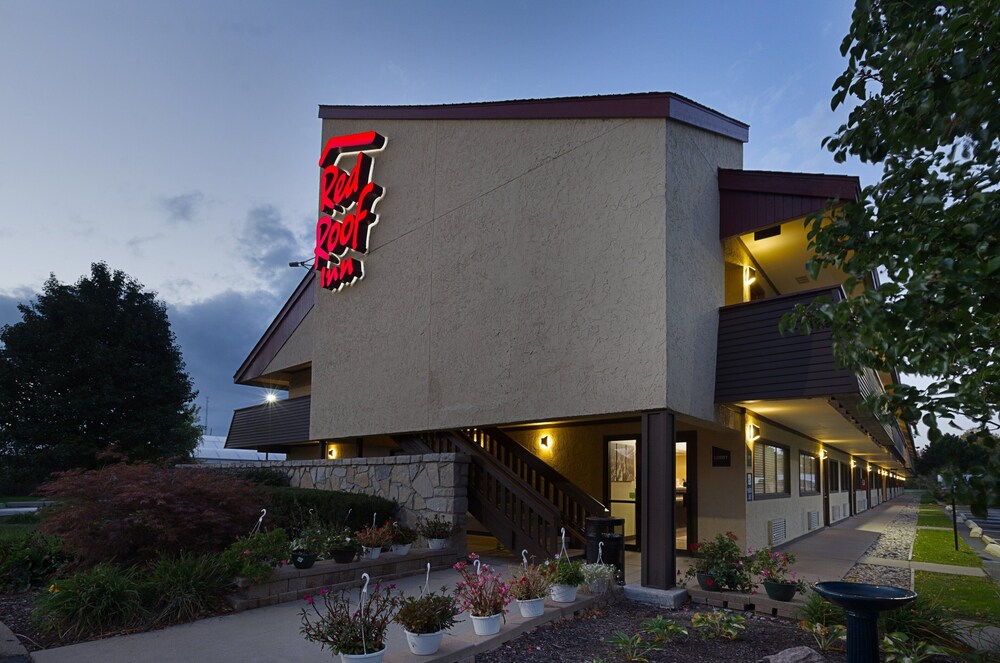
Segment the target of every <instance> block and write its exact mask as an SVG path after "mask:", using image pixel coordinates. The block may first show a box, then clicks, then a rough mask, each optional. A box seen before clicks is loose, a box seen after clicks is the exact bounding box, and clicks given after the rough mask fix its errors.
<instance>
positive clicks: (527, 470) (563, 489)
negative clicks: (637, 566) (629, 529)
mask: <svg viewBox="0 0 1000 663" xmlns="http://www.w3.org/2000/svg"><path fill="white" fill-rule="evenodd" d="M462 432H463V434H464V436H465V437H467V438H468V439H469V440H470V441H471V442H472V444H473V445H474V446H476V447H479V448H480V449H483V450H485V451H486V452H487V453H488V454H489V455H490V456H492V457H493V458H495V459H496V460H498V461H499V462H500V463H501V464H502V465H503V466H504V467H506V468H507V469H508V470H510V471H511V472H512V473H513V474H514V475H515V476H517V477H518V478H519V479H520V480H521V481H523V482H524V483H525V484H527V486H529V487H530V488H531V489H532V490H534V491H535V492H536V493H538V494H539V495H541V496H542V497H543V498H544V499H545V500H546V501H548V502H549V503H551V504H552V505H554V506H555V507H556V508H557V509H558V510H559V515H560V517H561V520H562V523H563V527H565V528H566V531H567V533H568V534H570V535H572V537H573V538H574V539H576V540H577V542H578V543H580V544H582V543H584V542H586V525H587V518H588V517H589V516H607V515H610V513H609V511H608V510H607V509H606V508H605V506H604V505H603V504H601V502H599V501H598V500H596V499H594V498H593V497H591V496H590V495H589V494H588V493H587V492H585V491H584V490H582V489H581V488H579V487H578V486H577V485H576V484H574V483H573V482H572V481H570V480H569V479H567V478H566V477H565V476H563V475H562V474H561V473H559V472H558V471H557V470H556V469H555V468H553V467H552V466H551V465H549V464H548V463H546V462H545V461H544V460H542V459H541V458H539V457H538V456H536V455H535V454H533V453H531V452H530V451H529V450H528V449H526V448H524V447H523V446H521V445H520V444H518V443H517V441H516V440H514V439H513V438H511V437H510V436H508V435H507V434H506V433H504V432H503V431H501V430H500V429H499V428H467V429H464V430H463V431H462Z"/></svg>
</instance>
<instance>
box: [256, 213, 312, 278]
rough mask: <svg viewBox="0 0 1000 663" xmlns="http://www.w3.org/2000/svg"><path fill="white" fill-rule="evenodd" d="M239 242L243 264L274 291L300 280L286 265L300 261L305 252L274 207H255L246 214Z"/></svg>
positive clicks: (298, 274) (294, 271)
mask: <svg viewBox="0 0 1000 663" xmlns="http://www.w3.org/2000/svg"><path fill="white" fill-rule="evenodd" d="M240 241H241V246H242V255H243V259H244V261H245V262H246V263H247V264H248V265H249V266H250V268H251V269H253V270H254V272H255V273H256V274H257V276H258V277H259V278H260V279H262V280H263V281H264V282H265V283H268V284H272V283H273V284H275V285H274V289H276V290H283V289H285V288H284V286H288V285H290V286H292V287H294V285H295V284H296V283H298V281H299V279H301V278H302V274H301V273H299V272H297V271H296V270H292V269H289V267H288V263H289V262H291V261H292V260H301V259H302V257H303V253H305V252H306V250H305V249H304V248H303V246H302V244H301V242H300V240H299V239H298V238H297V237H296V236H295V233H293V232H292V231H291V230H289V229H288V227H287V226H286V225H285V224H284V223H283V222H282V220H281V214H280V213H279V212H278V210H277V209H275V208H274V206H272V205H258V206H256V207H254V208H252V209H251V210H250V211H249V212H247V219H246V223H245V224H244V226H243V231H242V232H241V234H240ZM269 287H270V286H269Z"/></svg>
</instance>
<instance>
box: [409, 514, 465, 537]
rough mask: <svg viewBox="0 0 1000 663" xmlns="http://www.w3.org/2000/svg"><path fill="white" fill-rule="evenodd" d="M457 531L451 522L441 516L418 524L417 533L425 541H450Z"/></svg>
mask: <svg viewBox="0 0 1000 663" xmlns="http://www.w3.org/2000/svg"><path fill="white" fill-rule="evenodd" d="M456 529H457V528H456V527H455V526H454V525H453V524H451V522H449V521H447V520H445V519H444V518H442V517H441V516H434V517H433V518H428V519H427V520H422V521H420V522H419V523H418V524H417V531H418V532H420V536H422V537H424V538H425V539H449V538H451V535H452V534H454V533H455V531H456Z"/></svg>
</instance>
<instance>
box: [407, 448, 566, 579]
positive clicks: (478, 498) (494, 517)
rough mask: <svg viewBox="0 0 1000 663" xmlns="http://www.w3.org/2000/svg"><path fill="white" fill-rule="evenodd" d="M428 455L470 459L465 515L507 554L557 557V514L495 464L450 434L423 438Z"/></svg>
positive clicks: (527, 487)
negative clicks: (473, 520)
mask: <svg viewBox="0 0 1000 663" xmlns="http://www.w3.org/2000/svg"><path fill="white" fill-rule="evenodd" d="M421 439H422V441H423V443H424V444H425V445H426V446H427V447H428V448H429V449H430V450H431V452H432V453H453V452H458V453H464V454H465V455H467V456H469V458H470V460H471V462H470V464H469V512H470V513H471V514H472V515H473V516H475V517H476V518H477V519H478V520H479V521H480V522H481V523H482V524H483V525H484V526H485V527H486V528H487V529H488V530H489V531H490V533H491V534H493V536H495V537H496V538H497V540H499V541H500V543H502V544H503V545H504V546H506V547H507V548H508V549H510V550H513V551H515V552H518V551H520V550H522V549H527V550H528V553H529V554H531V555H534V556H536V557H538V558H539V559H542V558H545V557H548V556H551V555H553V554H555V553H556V552H558V543H557V541H558V537H559V530H560V528H561V527H562V526H563V524H562V519H561V518H560V515H559V510H558V509H557V508H556V507H555V505H553V504H551V503H550V502H549V501H547V500H545V499H543V498H542V497H541V496H540V495H538V494H537V493H536V492H534V491H533V490H532V489H531V487H530V486H528V485H526V484H525V483H524V481H523V480H521V479H520V478H519V477H518V476H517V475H516V474H514V472H512V471H511V470H510V469H509V468H508V467H506V466H504V465H503V464H502V463H501V462H500V461H499V460H498V459H496V458H494V457H493V456H492V455H490V454H488V453H484V450H483V448H482V447H479V446H478V445H476V444H475V443H473V442H472V441H471V440H469V439H468V438H466V437H465V436H464V435H462V434H460V433H457V432H453V431H441V432H434V433H426V434H424V435H422V436H421Z"/></svg>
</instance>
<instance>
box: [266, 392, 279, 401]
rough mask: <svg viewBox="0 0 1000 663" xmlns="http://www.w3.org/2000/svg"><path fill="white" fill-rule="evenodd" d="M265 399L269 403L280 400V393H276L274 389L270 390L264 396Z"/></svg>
mask: <svg viewBox="0 0 1000 663" xmlns="http://www.w3.org/2000/svg"><path fill="white" fill-rule="evenodd" d="M264 400H265V401H266V402H268V403H274V402H275V401H277V400H278V394H276V393H274V392H273V391H269V392H267V394H266V395H265V396H264Z"/></svg>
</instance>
